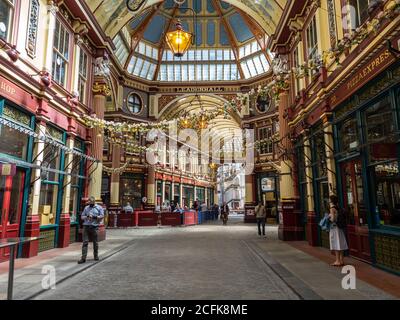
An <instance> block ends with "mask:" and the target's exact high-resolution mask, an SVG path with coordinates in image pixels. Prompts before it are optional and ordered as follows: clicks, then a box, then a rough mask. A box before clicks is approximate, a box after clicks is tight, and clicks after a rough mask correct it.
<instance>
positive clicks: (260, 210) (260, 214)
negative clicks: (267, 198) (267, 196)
mask: <svg viewBox="0 0 400 320" xmlns="http://www.w3.org/2000/svg"><path fill="white" fill-rule="evenodd" d="M255 213H256V220H257V228H258V235H259V236H260V237H261V226H262V236H263V237H264V238H266V236H265V220H266V218H267V212H266V210H265V207H264V205H263V204H262V202H261V201H260V202H258V204H257V206H256V208H255Z"/></svg>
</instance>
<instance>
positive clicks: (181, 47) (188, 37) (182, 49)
mask: <svg viewBox="0 0 400 320" xmlns="http://www.w3.org/2000/svg"><path fill="white" fill-rule="evenodd" d="M192 40H193V34H192V33H190V32H186V31H185V30H183V27H182V24H181V22H180V20H178V21H177V22H176V30H175V31H170V32H167V34H166V35H165V41H166V42H167V44H168V46H169V48H170V49H171V51H172V52H173V53H174V56H175V57H182V56H183V55H184V54H185V53H186V51H187V50H188V49H189V46H190V44H191V43H192Z"/></svg>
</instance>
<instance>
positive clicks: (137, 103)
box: [127, 93, 142, 113]
mask: <svg viewBox="0 0 400 320" xmlns="http://www.w3.org/2000/svg"><path fill="white" fill-rule="evenodd" d="M127 106H128V110H129V111H130V112H131V113H139V112H140V111H141V110H142V100H141V99H140V97H139V96H138V95H137V94H136V93H131V94H130V95H129V97H128V101H127Z"/></svg>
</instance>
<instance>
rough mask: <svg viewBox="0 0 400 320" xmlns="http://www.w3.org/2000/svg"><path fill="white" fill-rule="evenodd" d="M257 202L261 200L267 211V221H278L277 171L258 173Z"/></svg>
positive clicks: (272, 222)
mask: <svg viewBox="0 0 400 320" xmlns="http://www.w3.org/2000/svg"><path fill="white" fill-rule="evenodd" d="M256 179H257V202H258V201H261V202H262V203H263V204H264V206H265V208H266V211H267V223H271V224H274V223H277V222H278V218H279V217H278V214H277V212H278V211H277V208H278V189H277V186H278V181H279V178H278V176H277V175H276V174H275V172H263V173H258V174H257V178H256Z"/></svg>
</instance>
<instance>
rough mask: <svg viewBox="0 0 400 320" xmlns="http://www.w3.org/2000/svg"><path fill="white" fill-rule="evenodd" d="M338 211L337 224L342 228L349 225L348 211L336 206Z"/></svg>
mask: <svg viewBox="0 0 400 320" xmlns="http://www.w3.org/2000/svg"><path fill="white" fill-rule="evenodd" d="M336 210H337V211H338V215H337V219H336V225H337V226H338V228H340V229H344V228H346V226H347V215H346V212H345V211H344V210H343V209H342V208H336Z"/></svg>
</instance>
